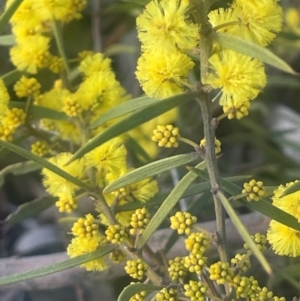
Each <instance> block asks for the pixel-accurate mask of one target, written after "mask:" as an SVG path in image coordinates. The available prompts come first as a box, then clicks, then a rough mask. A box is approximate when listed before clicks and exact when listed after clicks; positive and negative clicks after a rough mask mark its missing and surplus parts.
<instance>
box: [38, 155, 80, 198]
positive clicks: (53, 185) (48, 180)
mask: <svg viewBox="0 0 300 301" xmlns="http://www.w3.org/2000/svg"><path fill="white" fill-rule="evenodd" d="M71 157H72V154H71V153H60V154H58V155H56V156H54V157H52V158H50V159H49V162H50V163H52V164H54V165H56V166H57V167H59V168H60V169H62V170H64V171H65V172H67V173H69V174H70V175H72V176H73V177H75V178H78V179H83V178H84V176H85V174H84V168H85V166H84V160H83V159H79V160H75V161H73V162H71V163H70V164H68V165H65V164H66V163H67V162H68V161H69V160H70V158H71ZM42 174H43V176H44V179H43V184H44V186H45V187H46V190H47V191H48V192H49V193H50V194H51V195H53V196H58V197H60V198H61V197H66V198H72V196H73V195H74V194H75V192H76V191H78V190H79V187H78V186H77V185H75V184H73V183H72V182H70V181H68V180H66V179H64V178H62V177H60V176H59V175H57V174H56V173H54V172H52V171H50V170H49V169H47V168H43V170H42Z"/></svg>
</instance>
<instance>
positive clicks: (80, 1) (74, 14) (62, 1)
mask: <svg viewBox="0 0 300 301" xmlns="http://www.w3.org/2000/svg"><path fill="white" fill-rule="evenodd" d="M86 3H87V2H86V0H39V1H34V6H33V7H34V9H35V11H36V12H37V13H38V14H39V15H40V16H41V18H42V19H43V20H52V19H56V20H61V21H64V22H69V21H71V20H73V19H79V18H80V17H81V14H80V11H81V10H82V9H83V8H84V7H85V6H86Z"/></svg>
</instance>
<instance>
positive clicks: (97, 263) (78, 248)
mask: <svg viewBox="0 0 300 301" xmlns="http://www.w3.org/2000/svg"><path fill="white" fill-rule="evenodd" d="M105 243H106V241H105V238H104V237H103V236H101V235H100V234H98V235H96V236H93V237H90V238H87V237H75V238H73V239H72V241H71V243H70V244H69V245H68V248H67V253H68V255H69V256H70V257H71V258H73V257H77V256H79V255H83V254H87V253H91V252H93V251H96V250H97V249H98V248H99V247H100V246H101V245H103V244H105ZM81 267H84V268H85V269H86V270H87V271H103V270H106V269H107V268H108V264H107V262H106V259H105V258H104V257H99V258H97V259H94V260H92V261H89V262H86V263H83V264H81Z"/></svg>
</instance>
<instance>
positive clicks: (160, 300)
mask: <svg viewBox="0 0 300 301" xmlns="http://www.w3.org/2000/svg"><path fill="white" fill-rule="evenodd" d="M177 293H178V290H177V288H175V287H171V288H166V287H164V288H163V289H161V290H160V291H159V292H158V293H157V294H156V295H155V300H157V301H177V300H178V299H177Z"/></svg>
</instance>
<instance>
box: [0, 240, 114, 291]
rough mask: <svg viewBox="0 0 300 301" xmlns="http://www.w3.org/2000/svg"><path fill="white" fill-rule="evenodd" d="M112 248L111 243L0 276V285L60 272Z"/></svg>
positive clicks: (102, 254) (99, 255) (103, 253)
mask: <svg viewBox="0 0 300 301" xmlns="http://www.w3.org/2000/svg"><path fill="white" fill-rule="evenodd" d="M114 249H115V247H114V246H113V245H107V246H103V247H100V248H99V249H98V250H96V251H94V252H92V253H88V254H84V255H80V256H78V257H74V258H71V259H68V260H65V261H62V262H58V263H54V264H50V265H46V266H43V267H41V268H38V269H35V270H31V271H27V272H22V273H18V274H13V275H9V276H5V277H2V278H0V286H4V285H8V284H13V283H18V282H21V281H25V280H29V279H33V278H38V277H42V276H46V275H50V274H53V273H56V272H60V271H63V270H67V269H70V268H74V267H76V266H78V265H80V264H83V263H86V262H89V261H92V260H95V259H97V258H99V257H103V256H105V255H106V254H108V253H110V252H111V251H113V250H114Z"/></svg>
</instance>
